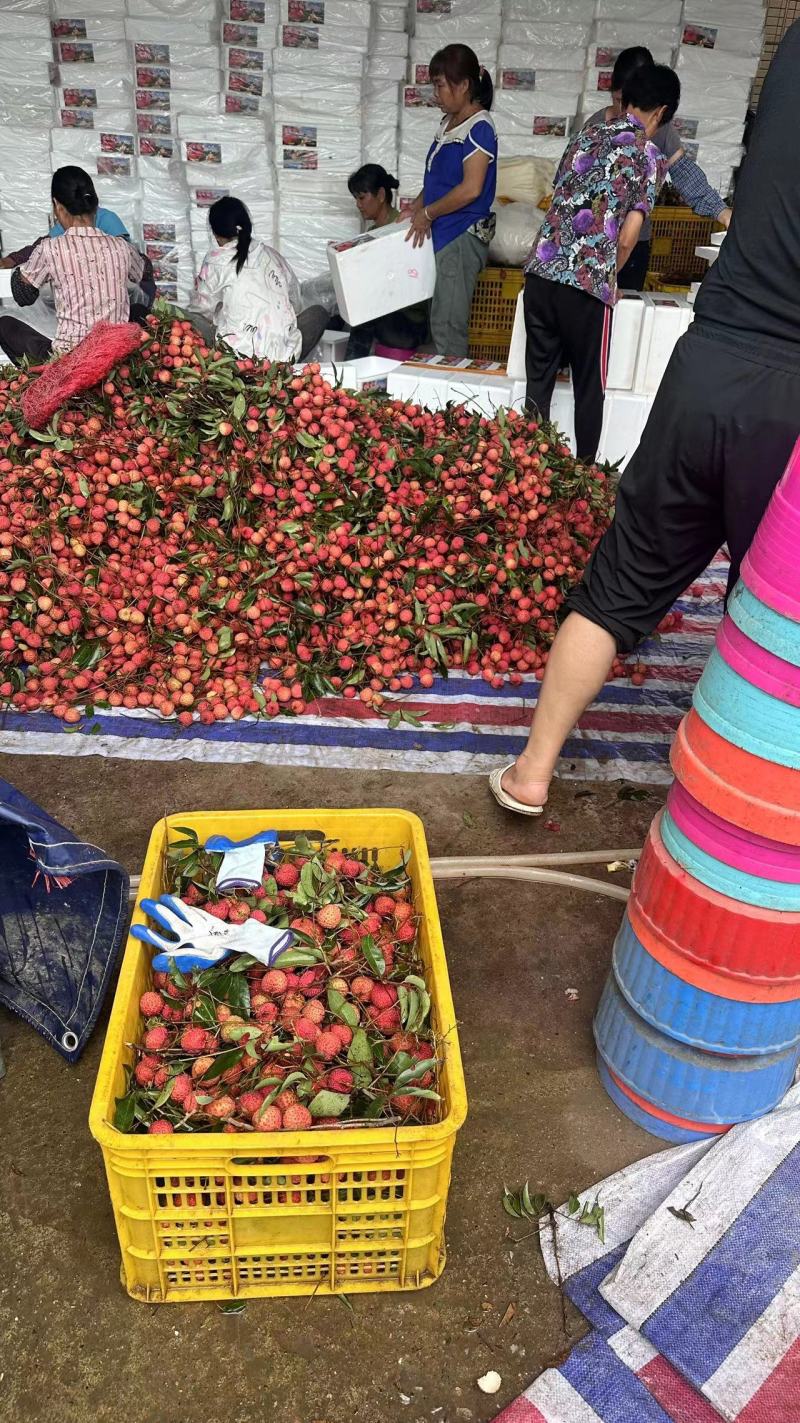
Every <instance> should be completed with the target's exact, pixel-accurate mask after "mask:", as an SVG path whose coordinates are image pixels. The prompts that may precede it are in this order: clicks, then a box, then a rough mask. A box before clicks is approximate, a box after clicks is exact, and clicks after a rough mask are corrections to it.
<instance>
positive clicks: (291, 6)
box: [286, 0, 325, 25]
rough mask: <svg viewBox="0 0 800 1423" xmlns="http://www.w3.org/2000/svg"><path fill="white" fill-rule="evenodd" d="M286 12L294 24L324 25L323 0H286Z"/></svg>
mask: <svg viewBox="0 0 800 1423" xmlns="http://www.w3.org/2000/svg"><path fill="white" fill-rule="evenodd" d="M286 13H287V16H288V18H289V20H290V21H291V22H292V24H294V25H324V24H325V0H288V3H287V7H286Z"/></svg>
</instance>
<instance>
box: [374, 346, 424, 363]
mask: <svg viewBox="0 0 800 1423" xmlns="http://www.w3.org/2000/svg"><path fill="white" fill-rule="evenodd" d="M372 354H373V356H383V358H384V360H387V361H408V360H410V359H411V357H412V356H416V354H417V347H416V346H412V347H411V349H410V350H404V349H403V348H402V347H401V346H381V345H380V344H379V343H378V342H377V341H376V342H375V345H374V347H373V351H372Z"/></svg>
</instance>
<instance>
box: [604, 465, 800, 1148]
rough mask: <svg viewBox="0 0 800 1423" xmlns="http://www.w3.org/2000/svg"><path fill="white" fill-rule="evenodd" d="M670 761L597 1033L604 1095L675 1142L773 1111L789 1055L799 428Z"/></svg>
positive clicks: (795, 1022)
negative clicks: (671, 777)
mask: <svg viewBox="0 0 800 1423" xmlns="http://www.w3.org/2000/svg"><path fill="white" fill-rule="evenodd" d="M672 768H673V771H674V772H675V777H676V779H675V781H674V783H673V785H672V786H671V788H670V792H669V795H668V798H667V804H666V807H665V808H664V810H663V811H661V812H660V813H659V814H658V815H657V816H656V818H655V820H654V821H653V824H652V825H651V827H650V831H649V834H648V838H647V842H646V844H645V847H644V851H643V853H642V858H641V860H640V861H639V865H638V867H637V870H636V874H635V876H634V880H633V888H632V892H631V897H630V900H629V902H628V906H627V909H626V912H625V917H624V919H623V922H622V926H621V928H620V931H619V933H618V935H617V939H616V942H615V944H614V952H613V967H612V972H611V974H610V975H609V978H608V981H607V983H606V986H605V988H604V990H603V995H602V998H601V1000H600V1004H599V1006H598V1009H597V1013H596V1015H595V1023H594V1031H595V1040H596V1042H597V1049H598V1065H599V1070H600V1076H601V1079H602V1081H603V1084H604V1086H605V1087H606V1089H607V1091H608V1093H609V1095H610V1096H611V1097H612V1098H613V1100H614V1101H615V1102H616V1103H617V1105H618V1106H620V1107H621V1108H622V1110H623V1111H624V1112H625V1113H626V1115H627V1116H629V1117H630V1118H632V1119H633V1120H634V1121H636V1122H638V1123H639V1124H640V1125H641V1126H643V1127H645V1128H646V1129H647V1130H648V1131H650V1132H653V1133H654V1134H655V1135H656V1136H660V1137H664V1138H666V1139H667V1140H668V1141H690V1140H694V1139H696V1138H698V1137H701V1136H709V1135H712V1134H714V1133H719V1132H723V1131H726V1130H727V1129H728V1128H729V1127H730V1126H732V1125H733V1124H734V1123H735V1122H740V1121H749V1120H752V1118H754V1117H758V1116H761V1115H762V1113H764V1112H767V1111H769V1110H770V1109H771V1108H772V1107H774V1106H776V1105H777V1103H778V1102H779V1101H780V1100H781V1098H782V1097H783V1095H784V1093H785V1091H786V1090H787V1088H788V1087H789V1086H790V1084H791V1082H792V1080H793V1078H794V1075H795V1072H796V1069H797V1065H798V1058H799V1057H800V441H798V444H797V445H796V446H795V450H794V453H793V455H792V458H791V460H790V462H789V466H788V468H787V470H786V473H785V474H784V476H783V478H782V480H781V482H780V484H779V485H778V488H777V489H776V490H775V493H774V495H773V497H772V500H771V502H770V505H769V508H768V509H767V512H766V514H765V515H764V518H763V519H762V521H761V524H760V526H759V529H758V532H757V534H756V537H755V539H754V541H753V544H752V546H751V548H750V550H749V552H748V554H747V556H746V558H745V559H744V562H743V564H742V576H741V578H740V580H739V582H738V584H737V585H736V588H735V590H734V592H733V595H732V597H731V600H730V603H729V606H728V610H727V613H726V615H725V618H724V620H723V622H722V624H721V626H720V629H719V632H718V634H717V640H716V646H715V648H714V650H713V652H712V653H711V656H710V658H709V660H708V662H707V664H706V666H705V668H704V670H703V675H702V677H701V679H700V681H699V683H698V685H697V688H696V690H695V694H694V698H693V707H692V710H691V711H690V712H689V714H688V716H686V717H685V718H684V720H683V721H682V723H681V725H680V727H679V729H678V732H677V736H676V738H675V743H674V745H673V748H672Z"/></svg>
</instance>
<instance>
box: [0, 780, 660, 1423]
mask: <svg viewBox="0 0 800 1423" xmlns="http://www.w3.org/2000/svg"><path fill="white" fill-rule="evenodd" d="M0 776H4V777H5V778H6V779H8V780H10V781H12V782H13V783H14V784H15V785H17V786H19V787H20V789H21V790H23V791H24V792H25V793H26V794H27V795H29V796H31V797H32V798H33V799H34V800H36V801H38V802H39V803H40V804H42V805H43V806H45V807H46V808H47V809H48V810H49V811H50V812H51V813H52V814H53V815H55V816H57V817H58V818H59V819H60V820H62V821H63V822H64V823H65V824H66V825H68V826H70V827H71V828H72V829H74V830H76V831H78V832H79V833H80V834H82V835H84V836H85V837H86V838H87V839H89V840H92V841H94V842H95V843H97V844H100V845H103V846H104V847H105V848H106V849H107V850H108V851H109V853H111V854H112V855H114V856H115V857H116V858H117V859H119V860H120V861H122V863H123V864H125V865H126V866H127V867H128V868H129V869H130V870H132V871H133V870H137V869H138V868H139V866H140V865H141V861H142V858H143V854H144V850H145V845H146V842H147V837H148V834H149V831H150V827H151V824H152V823H153V821H154V820H155V819H157V818H158V817H159V816H160V815H161V814H162V813H163V812H173V811H178V810H187V809H202V808H206V807H211V806H225V807H228V808H230V809H235V808H237V807H243V806H263V807H269V806H275V807H280V806H289V805H291V806H295V807H302V806H304V805H320V806H326V805H341V806H348V805H353V806H358V805H384V806H403V807H406V808H408V809H410V810H414V811H416V812H418V813H419V814H420V815H422V817H423V819H424V821H425V825H426V829H427V834H428V842H429V847H430V851H431V854H433V855H452V854H463V855H476V854H481V853H495V854H498V853H509V854H514V853H517V854H518V853H522V852H524V851H529V852H530V851H533V850H544V851H549V850H553V851H554V850H567V849H583V848H605V847H608V848H614V847H618V846H619V847H624V846H630V845H637V844H640V843H641V841H642V839H643V836H644V833H645V830H646V828H647V825H648V823H649V820H650V818H651V816H652V814H653V813H654V811H655V809H656V808H657V803H658V801H659V800H660V798H661V797H660V793H659V792H653V793H652V795H651V798H650V799H648V800H645V801H638V800H633V801H631V800H626V799H624V798H623V799H620V798H619V794H618V793H619V786H618V785H613V784H612V785H610V786H607V785H606V786H600V785H594V786H589V785H587V784H586V783H578V782H561V783H560V784H559V785H558V786H557V787H556V789H555V793H554V796H553V799H552V804H551V810H550V817H551V819H552V820H554V821H556V822H558V824H559V825H560V831H559V832H548V831H547V830H545V829H544V827H543V825H542V823H541V822H539V823H538V824H537V823H536V822H526V821H523V820H520V819H517V818H515V817H512V816H509V815H506V814H505V813H503V812H502V811H500V810H499V809H498V808H497V807H496V806H495V805H494V802H493V801H491V800H490V798H489V795H488V793H487V790H486V785H485V782H484V781H483V780H482V779H478V778H474V777H468V776H431V777H424V776H420V775H406V776H402V775H392V776H389V775H388V774H380V773H370V774H366V775H356V774H353V773H351V772H340V771H334V772H328V773H324V772H319V771H310V770H309V771H298V770H294V769H292V770H282V769H271V768H264V767H259V766H252V765H244V766H236V767H234V766H195V765H193V764H191V763H189V762H185V763H178V764H176V765H162V764H158V763H141V764H139V765H137V764H134V763H132V762H127V761H104V760H101V759H95V758H92V759H74V760H69V759H65V760H63V761H61V760H58V759H56V758H53V757H43V758H35V757H30V758H26V757H18V756H13V757H12V756H6V757H0ZM599 874H600V875H601V876H602V875H605V870H604V869H603V868H601V869H600V871H599ZM621 882H622V881H621ZM438 898H439V905H440V912H441V917H442V922H443V927H444V934H445V942H446V946H447V951H448V959H449V965H450V976H451V981H452V985H453V994H454V997H455V1002H456V1009H457V1011H458V1014H459V1017H460V1020H461V1025H462V1026H461V1042H462V1049H463V1053H464V1058H465V1066H466V1073H467V1086H468V1091H469V1116H468V1119H467V1122H466V1125H465V1127H464V1128H463V1131H462V1132H461V1135H460V1138H459V1142H458V1145H457V1147H456V1155H455V1169H454V1176H453V1182H452V1187H451V1192H450V1209H449V1213H448V1224H447V1239H448V1252H449V1254H448V1263H447V1267H446V1269H445V1272H444V1275H443V1276H442V1278H441V1280H439V1281H438V1282H437V1284H435V1285H434V1286H433V1287H432V1288H430V1289H428V1290H423V1291H420V1292H419V1293H416V1294H414V1293H412V1294H399V1295H398V1294H395V1295H389V1296H384V1297H382V1296H380V1295H361V1296H354V1297H353V1300H352V1309H350V1308H347V1306H346V1305H345V1304H344V1303H343V1302H342V1301H340V1300H337V1299H324V1300H323V1299H314V1300H311V1301H307V1300H299V1301H298V1300H276V1301H267V1300H265V1301H258V1300H256V1301H249V1302H248V1304H247V1307H246V1309H245V1311H244V1312H243V1313H242V1314H240V1315H237V1316H226V1315H223V1314H222V1313H220V1311H219V1309H218V1308H217V1306H216V1305H214V1304H208V1305H206V1304H196V1305H190V1306H161V1307H159V1306H155V1307H148V1306H144V1305H142V1304H138V1303H134V1302H133V1301H132V1300H130V1299H129V1298H128V1296H127V1295H126V1294H125V1293H124V1292H123V1290H122V1289H121V1287H120V1283H119V1254H118V1248H117V1242H116V1236H115V1232H114V1226H113V1220H112V1216H111V1210H110V1207H109V1202H108V1195H107V1189H106V1184H105V1178H104V1174H103V1168H102V1161H101V1157H100V1153H99V1150H98V1149H97V1147H96V1146H95V1144H94V1142H93V1141H92V1139H91V1137H90V1136H89V1132H88V1127H87V1115H88V1110H89V1101H90V1097H91V1093H92V1087H93V1082H94V1077H95V1072H96V1069H97V1065H98V1061H99V1057H100V1051H101V1047H102V1041H103V1035H104V1022H105V1019H103V1020H101V1024H100V1026H99V1027H98V1029H97V1030H96V1032H95V1034H94V1038H93V1040H92V1042H91V1044H90V1046H89V1048H88V1049H87V1051H86V1053H85V1055H84V1057H83V1059H82V1060H81V1062H80V1064H79V1065H78V1066H77V1067H68V1066H67V1065H66V1063H64V1062H63V1061H62V1060H61V1059H60V1058H59V1057H58V1056H57V1055H56V1054H55V1052H53V1051H52V1049H50V1048H49V1047H47V1046H46V1045H45V1043H44V1041H43V1040H42V1039H41V1038H39V1037H38V1036H37V1035H36V1034H35V1033H34V1032H32V1031H31V1030H30V1029H29V1028H28V1027H26V1026H25V1025H24V1024H23V1023H22V1022H20V1021H19V1020H17V1019H16V1018H12V1017H11V1016H10V1015H8V1014H6V1013H5V1012H4V1011H3V1010H2V1009H0V1040H2V1044H3V1048H4V1052H5V1056H6V1062H7V1067H8V1074H7V1077H6V1078H5V1080H4V1081H3V1082H2V1084H0V1120H2V1142H3V1146H2V1153H1V1156H2V1159H1V1160H0V1340H2V1343H0V1417H4V1418H9V1419H11V1418H13V1419H15V1420H18V1419H19V1420H22V1419H39V1418H44V1417H45V1416H46V1415H47V1414H48V1413H53V1414H54V1416H55V1417H57V1419H58V1420H59V1423H90V1420H91V1423H112V1420H113V1423H118V1420H120V1419H121V1418H124V1419H125V1420H126V1423H173V1420H175V1419H178V1418H180V1419H181V1420H182V1423H200V1420H206V1419H208V1418H217V1419H219V1420H220V1423H256V1420H262V1419H263V1420H267V1419H271V1418H276V1419H280V1420H281V1423H350V1420H353V1419H357V1420H364V1423H366V1420H371V1423H423V1420H425V1421H426V1423H427V1420H436V1423H456V1420H473V1419H474V1420H476V1423H479V1421H480V1420H485V1419H489V1418H493V1417H494V1416H495V1415H496V1413H497V1412H498V1411H499V1410H500V1408H502V1407H503V1406H505V1405H506V1404H507V1403H508V1402H510V1401H511V1400H512V1399H513V1398H515V1397H516V1396H517V1394H518V1393H519V1392H520V1391H521V1390H522V1389H523V1388H524V1387H525V1386H526V1385H527V1384H528V1383H529V1382H530V1381H531V1380H532V1379H533V1378H534V1377H535V1376H536V1374H537V1373H538V1372H539V1371H540V1370H541V1369H542V1368H543V1367H546V1366H547V1365H548V1364H550V1363H552V1362H553V1361H557V1360H558V1359H559V1358H560V1357H561V1356H562V1355H563V1354H564V1352H565V1351H566V1349H567V1348H568V1345H569V1343H570V1342H572V1341H574V1340H575V1339H576V1338H578V1337H579V1336H580V1334H581V1332H582V1325H581V1321H580V1317H579V1316H578V1315H577V1313H576V1312H575V1311H573V1310H572V1309H571V1308H568V1314H567V1318H568V1330H569V1334H568V1337H566V1336H565V1333H564V1329H563V1325H562V1312H561V1306H560V1302H559V1297H558V1292H557V1290H556V1289H555V1288H554V1287H553V1286H552V1285H551V1284H550V1282H549V1281H548V1279H547V1277H546V1275H545V1271H544V1267H543V1265H542V1261H541V1256H540V1254H539V1249H538V1244H537V1241H536V1240H535V1239H533V1238H531V1239H528V1240H525V1241H524V1242H523V1243H521V1244H519V1245H518V1246H516V1247H514V1245H513V1237H514V1236H521V1235H526V1234H528V1232H529V1230H530V1227H529V1226H526V1225H520V1226H518V1227H517V1226H515V1224H514V1223H513V1222H511V1221H510V1220H509V1218H508V1217H507V1216H506V1215H505V1214H504V1212H503V1210H502V1208H501V1204H500V1201H501V1194H502V1188H503V1183H504V1182H507V1183H508V1184H509V1185H512V1186H519V1185H521V1184H522V1183H523V1182H524V1181H525V1179H526V1178H527V1179H529V1180H530V1182H531V1188H532V1189H534V1188H535V1189H537V1190H542V1191H545V1192H546V1193H548V1195H550V1197H551V1198H552V1199H553V1200H561V1199H563V1198H564V1196H565V1195H566V1194H567V1193H568V1192H569V1191H570V1190H572V1189H575V1188H578V1189H581V1188H583V1187H585V1186H587V1185H589V1184H590V1183H592V1182H594V1181H595V1180H598V1179H600V1178H601V1177H603V1176H605V1175H607V1174H608V1173H609V1172H611V1171H614V1170H616V1169H618V1168H619V1167H621V1166H623V1165H624V1164H626V1163H627V1162H629V1161H632V1160H634V1159H635V1158H637V1157H641V1156H644V1155H647V1154H649V1153H650V1152H651V1151H653V1150H656V1149H657V1147H658V1143H657V1142H656V1141H655V1139H654V1138H653V1137H650V1136H648V1135H646V1134H645V1133H644V1132H642V1131H640V1130H639V1129H638V1128H636V1127H634V1126H632V1125H631V1124H630V1123H629V1122H628V1121H627V1120H626V1119H625V1118H624V1117H623V1116H622V1115H621V1113H619V1112H618V1111H617V1110H616V1108H615V1107H614V1106H612V1104H611V1102H610V1101H609V1100H608V1099H607V1098H606V1096H605V1094H604V1093H603V1091H602V1089H601V1088H600V1086H599V1083H598V1081H597V1077H596V1074H595V1068H594V1055H593V1046H592V1040H591V1029H590V1025H591V1017H592V1011H593V1009H594V1006H595V1003H596V1001H597V998H598V995H599V992H600V988H601V985H602V982H603V979H604V976H605V974H606V971H607V969H608V965H609V958H610V951H611V944H612V940H613V937H614V932H615V929H616V926H617V925H618V923H619V919H620V909H621V906H620V905H619V904H618V903H616V902H614V901H613V900H610V899H607V898H603V897H601V896H599V895H598V896H589V895H586V894H574V893H569V894H564V893H563V892H562V891H557V890H554V889H551V888H549V887H544V886H542V887H537V886H531V887H528V886H522V885H510V884H508V883H503V882H498V883H497V884H495V883H493V882H487V881H473V882H471V883H468V884H465V885H460V886H456V885H443V886H441V887H440V889H439V891H438ZM568 988H576V989H577V990H578V998H577V1000H576V1001H571V999H570V998H568V997H567V994H566V990H567V989H568ZM509 1305H513V1306H514V1311H515V1312H514V1313H513V1318H511V1319H510V1320H508V1322H506V1323H505V1324H503V1323H502V1321H503V1318H504V1316H505V1315H506V1313H507V1309H508V1306H509ZM487 1369H496V1370H497V1371H498V1372H499V1373H500V1374H501V1376H502V1380H503V1384H502V1388H501V1390H500V1392H499V1393H498V1394H497V1395H496V1396H495V1397H493V1398H490V1397H486V1396H484V1395H483V1394H481V1393H480V1391H479V1390H478V1388H477V1387H476V1380H477V1379H478V1377H479V1376H480V1375H482V1374H483V1373H485V1372H486V1370H487Z"/></svg>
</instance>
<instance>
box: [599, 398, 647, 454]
mask: <svg viewBox="0 0 800 1423" xmlns="http://www.w3.org/2000/svg"><path fill="white" fill-rule="evenodd" d="M652 403H653V397H652V396H651V395H639V394H637V393H636V392H635V391H627V390H608V389H607V390H606V398H605V405H604V409H603V432H602V434H601V436H600V445H599V449H598V457H599V458H600V459H601V460H608V461H609V463H611V464H618V465H619V466H620V468H622V469H624V468H625V465H626V464H627V463H628V460H629V459H630V457H631V455H632V454H633V452H634V450H635V449H636V447H637V445H638V444H639V441H640V439H641V437H642V431H643V430H644V427H645V425H646V424H647V417H648V415H649V414H650V409H651V406H652Z"/></svg>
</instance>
